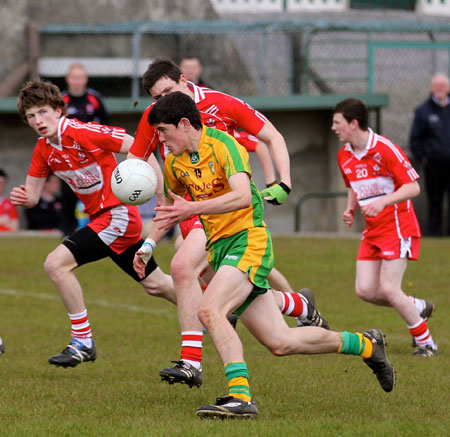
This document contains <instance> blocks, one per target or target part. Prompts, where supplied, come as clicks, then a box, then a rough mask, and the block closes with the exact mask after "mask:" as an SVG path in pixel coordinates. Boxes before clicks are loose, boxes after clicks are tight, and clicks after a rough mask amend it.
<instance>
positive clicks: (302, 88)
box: [39, 21, 450, 146]
mask: <svg viewBox="0 0 450 437" xmlns="http://www.w3.org/2000/svg"><path fill="white" fill-rule="evenodd" d="M40 33H41V58H40V60H39V73H40V75H41V76H43V77H45V78H48V79H50V80H52V81H54V82H55V83H57V84H58V85H59V86H60V87H62V88H64V86H65V83H64V75H65V74H64V69H65V68H67V65H68V63H70V62H71V61H73V62H75V61H76V62H80V61H81V62H84V63H85V64H86V67H87V70H88V74H89V76H90V86H91V87H93V88H95V89H97V90H98V91H100V92H101V93H102V94H103V95H105V96H106V97H133V98H139V97H142V96H143V95H145V91H144V90H143V89H142V87H141V85H140V78H141V76H142V73H143V72H144V71H145V69H146V68H147V66H148V64H149V63H150V62H151V61H152V60H153V59H155V58H156V57H160V56H166V57H169V58H171V59H173V60H174V61H175V62H179V61H180V60H181V58H182V57H183V56H184V55H186V54H195V55H196V56H198V57H199V59H200V60H201V62H202V64H203V66H204V70H203V74H202V77H203V79H204V81H205V82H206V83H208V84H209V85H210V86H211V87H214V88H217V89H219V90H221V91H224V92H227V93H230V94H233V95H236V96H253V95H263V96H269V97H270V96H284V95H290V94H310V95H318V94H349V95H351V94H366V93H386V94H389V96H390V105H389V107H388V108H386V109H385V110H384V111H383V117H382V126H383V133H384V134H385V135H387V136H389V137H390V138H392V140H394V141H395V142H397V143H398V144H399V145H401V146H406V145H407V142H408V131H409V126H410V123H411V120H412V115H413V110H414V108H415V107H416V106H417V105H418V104H419V103H420V102H421V101H422V100H424V99H425V98H426V97H427V95H428V83H429V80H430V77H431V76H432V74H433V73H434V72H437V71H442V72H445V73H448V72H449V69H450V44H449V43H448V41H450V24H449V23H443V22H440V23H437V24H436V23H434V24H433V23H428V24H427V25H424V24H423V23H422V24H420V23H414V22H403V23H400V24H398V23H390V24H386V25H383V23H379V22H378V23H374V22H371V23H363V22H359V23H341V24H340V25H338V26H337V25H336V23H333V22H329V23H320V25H318V24H317V22H315V23H314V22H299V21H297V22H296V21H290V22H276V21H258V22H250V23H244V22H226V21H225V22H224V21H216V22H213V21H210V22H184V23H183V22H159V23H148V22H147V23H122V24H120V25H109V26H103V27H98V26H97V27H95V26H70V27H69V26H65V27H64V26H53V27H46V28H43V29H41V32H40ZM377 43H384V45H380V46H377ZM402 43H408V44H409V46H408V47H406V46H402ZM423 43H427V44H429V43H433V44H436V45H434V46H433V45H432V44H430V45H428V46H426V47H424V46H423V45H422V46H421V44H423ZM447 44H448V46H447ZM415 45H416V46H415Z"/></svg>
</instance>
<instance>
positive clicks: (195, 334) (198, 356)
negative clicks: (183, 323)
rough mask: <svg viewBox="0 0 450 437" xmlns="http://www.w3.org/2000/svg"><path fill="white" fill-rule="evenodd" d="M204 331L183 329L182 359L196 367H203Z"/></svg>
mask: <svg viewBox="0 0 450 437" xmlns="http://www.w3.org/2000/svg"><path fill="white" fill-rule="evenodd" d="M202 346H203V332H201V331H200V332H199V331H183V332H182V333H181V359H182V360H183V361H185V362H186V363H189V364H190V365H191V366H194V367H195V368H196V369H199V370H201V368H202Z"/></svg>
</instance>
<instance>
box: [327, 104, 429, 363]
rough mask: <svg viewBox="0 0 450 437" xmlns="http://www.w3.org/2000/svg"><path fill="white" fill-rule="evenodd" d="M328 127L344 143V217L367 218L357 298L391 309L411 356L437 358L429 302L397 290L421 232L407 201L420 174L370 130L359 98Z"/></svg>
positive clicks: (394, 147)
mask: <svg viewBox="0 0 450 437" xmlns="http://www.w3.org/2000/svg"><path fill="white" fill-rule="evenodd" d="M331 129H332V130H333V131H334V132H335V133H336V134H337V136H338V138H339V140H340V141H342V142H343V143H345V144H344V146H343V147H342V148H341V149H340V150H339V152H338V163H339V167H340V169H341V172H342V177H343V178H344V181H345V184H346V185H347V187H348V198H347V208H346V209H345V211H344V213H343V216H342V218H343V220H344V223H345V224H346V225H347V226H352V225H353V222H354V214H355V210H356V208H357V207H358V206H359V207H360V208H361V212H362V214H363V215H364V218H365V220H366V228H365V229H364V231H363V238H362V240H361V245H360V247H359V252H358V256H357V261H356V294H357V295H358V296H359V297H360V298H361V299H363V300H366V301H367V302H371V303H374V304H376V305H384V306H391V307H393V308H395V310H396V311H397V312H398V313H399V314H400V316H401V317H402V318H403V319H404V320H405V322H406V324H407V326H408V329H409V331H410V333H411V335H412V336H413V345H414V346H415V345H416V344H417V346H418V348H417V350H416V351H415V352H414V355H418V356H422V357H430V356H432V355H435V354H436V353H437V345H436V343H435V342H434V341H433V338H432V337H431V334H430V332H429V330H428V325H427V320H428V319H429V317H431V314H432V313H433V310H434V305H433V303H432V302H430V301H428V300H424V299H416V298H414V297H412V296H407V295H406V294H405V293H404V292H403V291H402V289H401V284H402V278H403V274H404V273H405V270H406V266H407V263H408V259H411V260H417V259H418V258H419V248H420V236H421V233H420V228H419V223H418V221H417V218H416V214H415V212H414V208H413V205H412V202H411V199H412V198H413V197H416V196H417V195H418V194H419V192H420V187H419V183H418V182H417V179H418V178H419V175H418V174H417V172H416V171H415V170H414V168H413V167H412V166H411V164H410V162H409V160H408V158H407V157H406V155H405V153H404V152H403V150H402V149H401V148H400V147H398V146H397V145H395V144H393V143H392V142H391V141H389V140H388V139H387V138H385V137H383V136H381V135H378V134H376V133H374V132H373V131H372V130H371V129H370V128H369V127H368V111H367V108H366V107H365V106H364V103H363V102H361V101H360V100H357V99H346V100H343V101H342V102H339V103H338V104H337V105H336V107H335V108H334V115H333V126H332V128H331Z"/></svg>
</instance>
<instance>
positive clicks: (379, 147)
mask: <svg viewBox="0 0 450 437" xmlns="http://www.w3.org/2000/svg"><path fill="white" fill-rule="evenodd" d="M338 164H339V168H340V170H341V172H342V176H343V178H344V181H345V184H346V186H347V187H349V188H351V189H352V190H353V191H354V193H355V196H356V199H357V200H358V203H359V205H360V206H363V205H367V204H369V203H370V202H373V201H374V200H375V199H378V198H379V197H380V196H385V195H387V194H390V193H392V192H394V191H396V190H397V189H398V188H400V187H401V186H402V185H404V184H407V183H410V182H413V181H415V180H417V179H418V178H419V175H418V174H417V172H416V171H415V170H414V168H413V167H412V166H411V163H410V162H409V160H408V158H407V157H406V155H405V153H404V152H403V150H402V149H401V148H400V147H398V146H397V145H395V144H393V143H392V142H391V141H390V140H388V139H387V138H385V137H383V136H381V135H378V134H376V133H374V132H373V131H372V130H370V129H369V139H368V141H367V145H366V149H365V151H364V153H363V154H359V155H357V154H356V153H355V151H354V150H353V148H352V146H351V145H350V144H348V143H347V144H345V145H344V146H343V147H342V148H341V149H340V150H339V152H338ZM365 220H366V228H365V230H364V232H363V237H364V238H386V237H387V238H390V237H398V238H406V237H420V236H421V233H420V227H419V223H418V221H417V218H416V214H415V212H414V208H413V205H412V202H411V200H407V201H405V202H400V203H396V204H395V205H390V206H386V207H385V208H384V209H383V211H381V212H380V213H379V214H378V215H377V216H376V217H365Z"/></svg>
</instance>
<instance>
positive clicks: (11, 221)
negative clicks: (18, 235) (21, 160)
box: [0, 168, 19, 232]
mask: <svg viewBox="0 0 450 437" xmlns="http://www.w3.org/2000/svg"><path fill="white" fill-rule="evenodd" d="M7 183H8V174H7V173H6V171H5V170H3V169H1V168H0V232H14V231H17V230H18V229H19V215H18V214H17V208H16V207H15V206H14V205H13V204H12V203H11V201H10V200H9V198H8V197H5V196H4V192H5V189H6V184H7Z"/></svg>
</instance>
